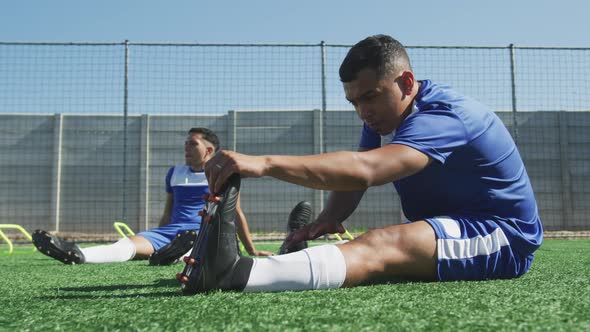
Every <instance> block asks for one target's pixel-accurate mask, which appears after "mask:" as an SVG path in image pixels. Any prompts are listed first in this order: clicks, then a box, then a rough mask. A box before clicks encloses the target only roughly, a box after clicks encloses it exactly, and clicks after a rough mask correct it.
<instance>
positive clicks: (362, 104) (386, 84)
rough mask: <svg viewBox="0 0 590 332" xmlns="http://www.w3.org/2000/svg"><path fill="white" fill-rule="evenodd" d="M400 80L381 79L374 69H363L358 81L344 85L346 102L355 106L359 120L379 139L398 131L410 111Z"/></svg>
mask: <svg viewBox="0 0 590 332" xmlns="http://www.w3.org/2000/svg"><path fill="white" fill-rule="evenodd" d="M400 75H401V73H400ZM399 77H400V76H393V75H391V76H386V77H384V78H382V79H378V78H377V73H376V72H375V71H374V70H373V69H363V70H361V71H360V72H359V73H358V76H357V79H356V80H354V81H351V82H348V83H344V93H345V95H346V99H347V100H348V101H349V102H350V103H351V104H352V105H353V106H354V109H355V110H356V113H357V114H358V116H359V118H360V119H361V120H363V121H364V122H365V123H366V124H367V125H368V126H369V127H371V128H372V129H373V130H375V131H376V132H378V133H379V134H380V135H387V134H389V133H391V132H392V131H393V130H395V129H396V128H397V127H398V126H399V124H400V123H401V121H402V118H401V116H402V113H403V112H404V111H405V110H406V108H407V107H408V103H407V101H406V100H405V98H404V94H403V93H402V90H401V87H400V85H399V82H398V79H399Z"/></svg>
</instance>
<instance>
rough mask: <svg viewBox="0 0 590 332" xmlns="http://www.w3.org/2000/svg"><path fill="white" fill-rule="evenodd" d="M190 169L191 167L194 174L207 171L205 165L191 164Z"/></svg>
mask: <svg viewBox="0 0 590 332" xmlns="http://www.w3.org/2000/svg"><path fill="white" fill-rule="evenodd" d="M188 167H190V169H191V171H192V172H202V171H203V169H205V163H199V164H189V165H188Z"/></svg>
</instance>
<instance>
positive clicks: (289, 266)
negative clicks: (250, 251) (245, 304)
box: [244, 244, 346, 292]
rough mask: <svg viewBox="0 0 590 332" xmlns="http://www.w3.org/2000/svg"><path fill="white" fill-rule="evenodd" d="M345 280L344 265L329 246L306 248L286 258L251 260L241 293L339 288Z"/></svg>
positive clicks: (332, 247) (337, 253)
mask: <svg viewBox="0 0 590 332" xmlns="http://www.w3.org/2000/svg"><path fill="white" fill-rule="evenodd" d="M345 278H346V263H345V261H344V256H342V252H340V249H338V247H336V246H335V245H333V244H327V245H322V246H317V247H311V248H307V249H304V250H301V251H297V252H294V253H291V254H287V255H279V256H270V257H265V258H256V259H254V265H252V271H251V272H250V277H249V278H248V283H247V284H246V287H245V288H244V292H279V291H301V290H310V289H328V288H339V287H340V286H342V284H343V283H344V279H345Z"/></svg>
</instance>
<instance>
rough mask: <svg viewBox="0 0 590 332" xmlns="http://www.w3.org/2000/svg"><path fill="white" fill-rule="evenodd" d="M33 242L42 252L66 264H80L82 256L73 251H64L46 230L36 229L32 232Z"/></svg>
mask: <svg viewBox="0 0 590 332" xmlns="http://www.w3.org/2000/svg"><path fill="white" fill-rule="evenodd" d="M32 238H33V243H34V244H35V247H36V248H37V249H38V250H39V252H40V253H42V254H44V255H46V256H49V257H51V258H53V259H56V260H58V261H60V262H62V263H64V264H69V265H73V264H80V257H79V256H78V254H76V253H75V252H73V251H67V252H66V251H64V250H62V249H61V248H59V247H58V246H56V245H55V240H54V239H53V237H52V236H51V234H49V233H47V232H46V231H42V230H36V231H35V232H33V234H32Z"/></svg>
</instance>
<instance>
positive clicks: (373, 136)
mask: <svg viewBox="0 0 590 332" xmlns="http://www.w3.org/2000/svg"><path fill="white" fill-rule="evenodd" d="M359 147H360V148H365V149H369V150H372V149H376V148H379V147H381V136H380V135H379V134H378V133H377V132H376V131H374V130H373V129H371V128H370V127H369V126H367V124H366V123H363V131H362V133H361V140H360V142H359Z"/></svg>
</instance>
